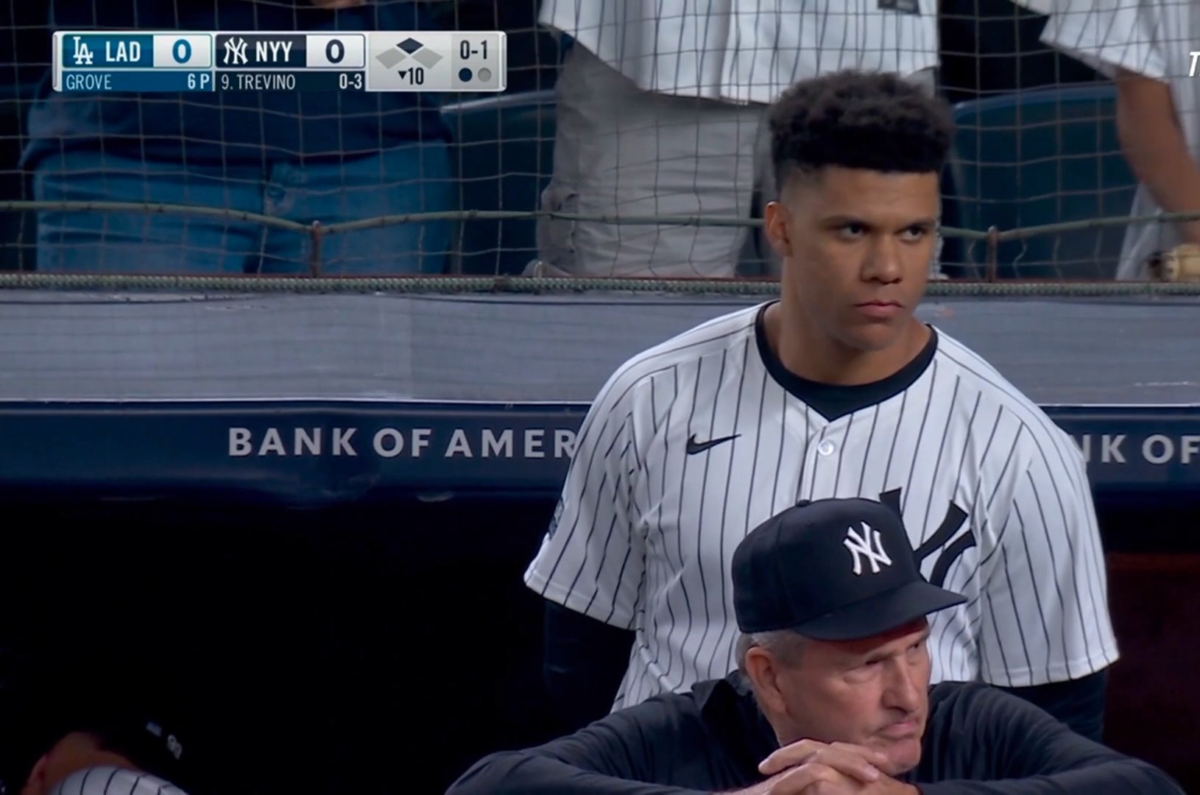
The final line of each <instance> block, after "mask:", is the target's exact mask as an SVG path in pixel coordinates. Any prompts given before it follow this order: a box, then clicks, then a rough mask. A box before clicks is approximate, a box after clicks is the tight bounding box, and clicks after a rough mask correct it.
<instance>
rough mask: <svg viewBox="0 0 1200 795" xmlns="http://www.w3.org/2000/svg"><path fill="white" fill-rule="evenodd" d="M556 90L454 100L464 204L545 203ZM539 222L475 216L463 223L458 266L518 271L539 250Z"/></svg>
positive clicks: (447, 113)
mask: <svg viewBox="0 0 1200 795" xmlns="http://www.w3.org/2000/svg"><path fill="white" fill-rule="evenodd" d="M554 111H555V105H554V92H553V91H552V90H546V91H529V92H523V93H517V94H501V95H497V96H494V97H487V98H484V99H472V100H468V101H465V102H459V103H452V104H448V105H446V106H445V107H444V108H443V109H442V115H443V117H444V118H445V120H446V124H447V125H448V126H449V128H450V131H451V133H452V135H453V136H454V145H453V148H452V150H451V161H452V166H453V168H454V170H455V173H456V175H457V178H458V193H459V202H460V208H461V209H463V210H506V211H507V210H524V211H533V210H537V209H538V206H539V204H540V201H541V193H542V190H543V188H545V186H546V183H547V182H548V181H549V179H550V174H551V161H552V158H553V156H554V130H555V125H554ZM536 229H537V227H536V222H535V221H534V220H533V219H531V218H529V219H524V218H523V219H515V220H504V221H492V220H468V221H464V222H463V224H462V226H461V228H460V229H459V230H457V233H456V236H455V238H454V239H455V241H456V243H457V250H456V251H455V252H454V253H453V254H452V262H453V265H452V270H453V271H454V272H456V273H464V274H475V275H491V274H517V273H520V272H521V271H522V270H523V269H524V268H525V266H526V265H527V264H528V263H529V262H530V261H531V260H533V259H534V258H536V256H537V232H536Z"/></svg>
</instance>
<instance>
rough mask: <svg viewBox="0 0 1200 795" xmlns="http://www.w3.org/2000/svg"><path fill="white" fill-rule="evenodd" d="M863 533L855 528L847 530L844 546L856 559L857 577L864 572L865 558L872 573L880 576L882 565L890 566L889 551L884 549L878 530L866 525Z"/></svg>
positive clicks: (855, 571) (855, 569) (855, 572)
mask: <svg viewBox="0 0 1200 795" xmlns="http://www.w3.org/2000/svg"><path fill="white" fill-rule="evenodd" d="M863 531H864V532H863V533H862V534H860V533H859V532H858V531H857V530H855V529H854V528H853V527H850V528H847V529H846V539H845V540H844V541H842V544H843V545H845V547H846V549H848V550H850V554H851V555H852V556H853V557H854V574H855V575H860V574H862V572H863V558H866V560H867V562H868V563H869V564H871V573H872V574H878V573H879V567H880V565H884V566H890V565H892V559H891V558H889V557H888V553H887V551H886V550H885V549H884V548H883V537H882V536H881V535H880V534H879V531H878V530H875V529H873V528H872V527H871V526H870V525H868V524H866V523H864V524H863Z"/></svg>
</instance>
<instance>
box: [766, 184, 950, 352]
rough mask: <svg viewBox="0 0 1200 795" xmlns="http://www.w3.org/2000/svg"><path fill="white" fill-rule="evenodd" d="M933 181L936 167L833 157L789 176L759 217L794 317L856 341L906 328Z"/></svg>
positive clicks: (874, 345)
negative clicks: (890, 168)
mask: <svg viewBox="0 0 1200 795" xmlns="http://www.w3.org/2000/svg"><path fill="white" fill-rule="evenodd" d="M938 191H939V187H938V175H937V174H932V173H930V174H905V173H894V174H886V173H881V172H876V171H864V170H858V169H845V168H835V167H830V168H826V169H824V170H823V171H822V172H821V173H820V174H818V175H814V176H812V177H809V178H801V179H798V180H795V181H793V182H792V183H790V184H789V185H788V186H787V187H786V190H785V192H784V196H783V200H782V201H781V202H776V203H772V204H771V205H768V207H767V212H766V224H767V234H768V237H769V238H770V240H771V243H772V245H773V246H774V247H775V249H776V251H777V252H779V254H780V255H781V256H782V257H783V258H784V266H783V289H784V291H785V301H786V302H787V304H788V305H789V306H791V307H794V311H795V312H797V313H798V314H799V315H800V316H801V318H802V320H801V322H803V323H804V325H806V326H807V327H808V328H809V329H810V330H811V331H812V332H814V333H816V334H819V335H821V336H823V337H825V338H827V339H830V340H832V341H834V342H836V343H838V344H839V345H841V346H843V347H846V348H848V349H850V350H856V351H879V350H884V349H886V348H888V347H889V346H891V345H892V344H893V343H895V342H896V341H897V340H898V339H899V338H900V337H901V335H902V334H903V333H904V332H906V331H908V330H910V328H911V324H912V322H913V321H912V315H913V312H914V310H915V309H916V306H917V304H918V302H919V301H920V299H921V295H922V293H923V292H924V290H925V285H926V282H927V281H928V278H929V266H930V261H931V259H932V257H933V256H934V250H935V244H936V230H937V218H938V212H939V195H938Z"/></svg>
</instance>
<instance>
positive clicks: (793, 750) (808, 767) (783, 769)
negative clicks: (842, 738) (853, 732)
mask: <svg viewBox="0 0 1200 795" xmlns="http://www.w3.org/2000/svg"><path fill="white" fill-rule="evenodd" d="M886 764H887V758H886V757H885V756H884V755H883V754H881V753H880V752H879V751H875V750H872V749H870V748H866V747H864V746H861V745H852V744H850V743H822V742H818V741H816V740H800V741H799V742H795V743H792V744H791V745H788V746H785V747H783V748H780V749H779V750H778V751H776V752H775V753H773V754H771V755H770V756H768V757H767V758H766V759H764V760H763V761H762V763H761V764H760V765H759V766H758V770H759V772H760V773H762V774H763V775H764V776H770V778H768V779H767V780H766V781H764V782H762V783H761V784H756V785H755V786H753V787H750V788H749V789H745V790H739V791H738V792H737V793H736V795H917V793H918V791H917V789H916V787H913V786H912V785H909V784H903V783H901V782H899V781H897V780H896V779H894V778H892V777H891V776H888V775H887V774H885V773H884V772H883V771H882V770H881V769H880V768H881V767H882V766H884V765H886Z"/></svg>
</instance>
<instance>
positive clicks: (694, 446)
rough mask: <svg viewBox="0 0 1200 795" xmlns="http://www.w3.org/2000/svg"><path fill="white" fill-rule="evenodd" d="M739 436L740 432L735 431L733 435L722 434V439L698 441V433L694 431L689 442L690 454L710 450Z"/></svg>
mask: <svg viewBox="0 0 1200 795" xmlns="http://www.w3.org/2000/svg"><path fill="white" fill-rule="evenodd" d="M739 436H741V434H740V433H735V434H734V435H733V436H722V437H721V438H720V439H709V440H708V441H707V442H697V441H696V434H694V433H693V434H692V436H691V438H689V439H688V443H687V452H688V455H695V454H696V453H703V452H704V451H705V450H708V449H709V448H711V447H716V446H717V445H719V444H723V443H725V442H728V441H730V440H732V439H736V438H738V437H739Z"/></svg>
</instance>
